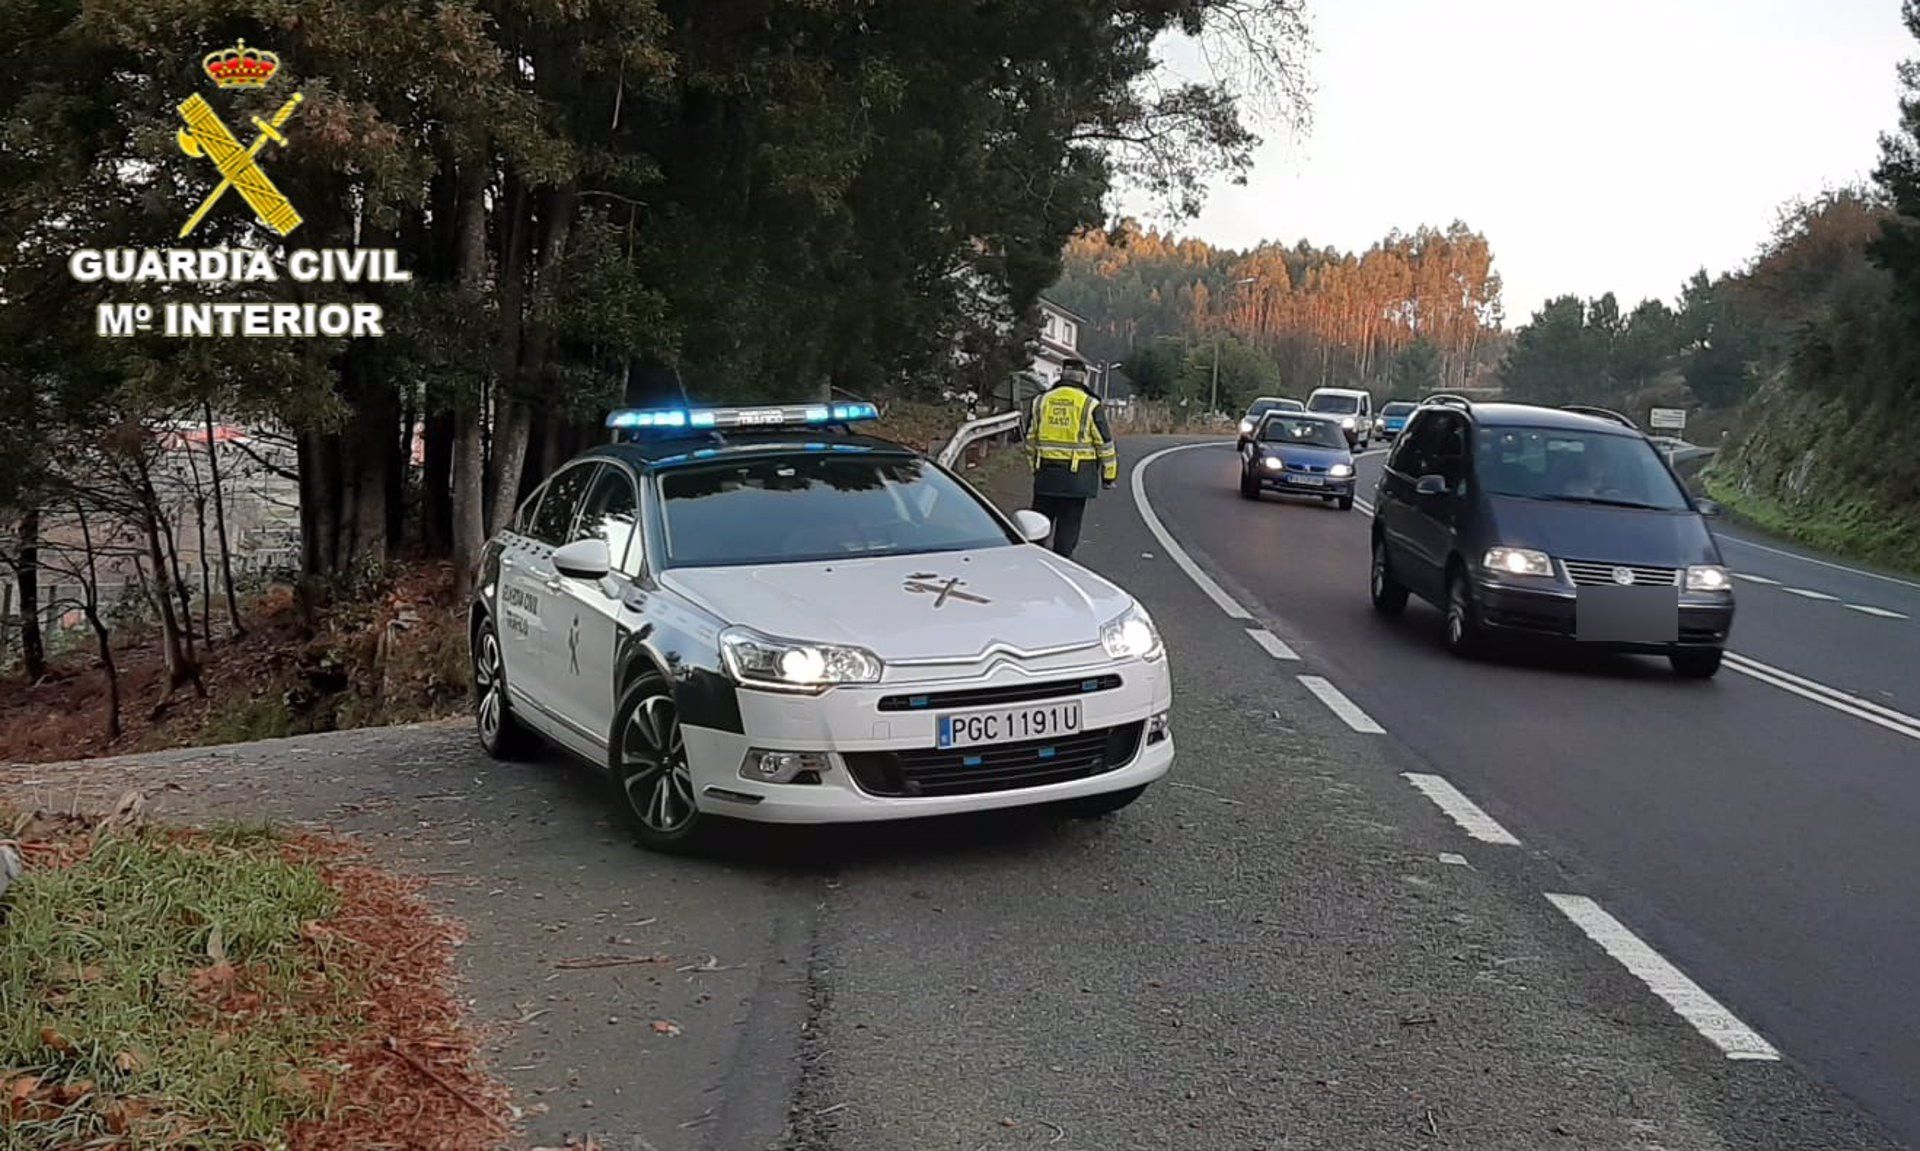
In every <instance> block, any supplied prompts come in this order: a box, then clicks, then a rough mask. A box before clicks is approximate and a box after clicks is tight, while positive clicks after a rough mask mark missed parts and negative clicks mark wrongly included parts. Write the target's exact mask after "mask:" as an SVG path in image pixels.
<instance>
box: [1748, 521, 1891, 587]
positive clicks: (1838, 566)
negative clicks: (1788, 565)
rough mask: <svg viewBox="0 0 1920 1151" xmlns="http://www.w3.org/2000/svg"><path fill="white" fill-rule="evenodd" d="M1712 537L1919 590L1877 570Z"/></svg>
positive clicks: (1749, 541) (1780, 549) (1760, 545)
mask: <svg viewBox="0 0 1920 1151" xmlns="http://www.w3.org/2000/svg"><path fill="white" fill-rule="evenodd" d="M1714 538H1715V539H1717V540H1719V541H1720V542H1721V543H1728V544H1739V545H1740V546H1741V547H1743V548H1753V549H1755V550H1756V551H1763V552H1768V553H1770V554H1772V555H1777V556H1786V557H1787V558H1788V559H1795V560H1799V561H1800V562H1801V563H1809V564H1818V565H1820V566H1821V567H1823V568H1832V569H1833V570H1835V571H1843V572H1848V573H1851V574H1853V575H1857V576H1865V577H1867V578H1868V579H1877V580H1881V581H1883V582H1885V583H1892V584H1899V585H1900V586H1901V587H1910V588H1913V589H1915V590H1916V591H1920V583H1915V582H1914V581H1912V580H1906V579H1901V578H1899V577H1898V576H1890V575H1881V574H1880V573H1879V572H1870V571H1863V570H1861V569H1860V568H1850V567H1848V566H1847V565H1846V564H1837V563H1833V562H1831V561H1829V560H1821V559H1815V558H1813V557H1812V556H1803V555H1801V554H1800V553H1799V552H1790V551H1787V550H1786V549H1784V548H1774V547H1768V546H1767V545H1766V544H1757V543H1754V542H1753V541H1752V540H1743V539H1741V538H1740V537H1739V536H1723V535H1720V534H1719V533H1717V532H1716V533H1715V535H1714Z"/></svg>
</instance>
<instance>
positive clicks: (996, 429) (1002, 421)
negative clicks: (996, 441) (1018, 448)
mask: <svg viewBox="0 0 1920 1151" xmlns="http://www.w3.org/2000/svg"><path fill="white" fill-rule="evenodd" d="M1019 430H1020V412H1019V410H1018V409H1015V410H1013V411H1010V412H1001V413H1000V414H999V415H997V416H983V417H981V418H980V419H977V420H970V421H968V422H967V423H964V424H961V425H960V429H959V430H958V431H956V432H954V433H953V438H952V439H950V440H948V441H947V446H946V447H944V448H941V449H940V454H939V455H938V456H936V457H934V458H935V459H937V460H939V461H940V466H941V467H943V468H950V467H952V466H953V464H954V461H955V460H958V459H959V458H960V453H961V452H964V451H966V450H967V448H968V447H969V446H970V445H972V444H974V443H977V442H979V441H980V440H984V439H986V438H987V437H989V436H997V435H1001V434H1003V433H1006V432H1016V431H1019Z"/></svg>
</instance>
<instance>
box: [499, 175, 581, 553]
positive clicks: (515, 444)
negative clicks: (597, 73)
mask: <svg viewBox="0 0 1920 1151" xmlns="http://www.w3.org/2000/svg"><path fill="white" fill-rule="evenodd" d="M579 202H580V194H579V191H578V189H576V188H574V187H573V186H572V185H568V186H566V187H562V188H559V189H556V190H555V191H552V192H549V193H548V194H546V195H545V196H543V197H541V201H540V251H539V257H538V260H537V262H536V265H535V267H534V287H535V289H536V292H541V291H551V290H552V286H553V280H554V277H555V276H556V275H557V274H558V272H557V269H558V267H559V264H560V261H561V259H562V258H563V257H565V255H566V251H567V239H568V237H569V236H570V235H571V234H572V232H573V215H574V211H575V210H576V208H577V207H578V205H579ZM514 297H515V300H514V302H515V306H516V307H517V306H518V299H517V297H518V293H517V292H516V293H514ZM516 342H517V343H518V344H519V345H520V347H519V353H520V354H519V361H518V363H517V364H512V365H507V366H506V367H505V370H509V371H512V372H513V373H514V374H515V377H516V378H517V381H518V383H517V387H516V388H515V389H514V394H515V395H516V396H529V395H538V394H540V391H541V377H542V376H543V375H545V373H546V370H547V352H548V350H549V349H550V348H551V347H552V344H553V330H552V327H551V326H550V325H549V324H547V323H546V322H545V321H544V320H542V319H539V318H535V319H534V320H533V322H531V323H529V324H528V325H527V328H526V335H525V338H524V339H522V340H518V341H516ZM505 420H506V423H505V426H504V429H503V430H496V434H495V443H496V445H497V446H496V448H495V452H494V457H495V467H494V474H495V475H496V476H497V477H498V484H497V486H496V487H495V489H494V496H493V517H492V525H493V527H494V528H495V529H497V528H498V527H499V525H501V524H503V523H505V522H507V520H509V519H511V518H512V517H513V509H514V508H515V507H516V506H518V505H519V503H520V487H521V484H520V477H521V472H522V469H523V467H524V466H525V464H526V458H527V441H528V436H529V433H530V431H531V426H530V425H531V421H532V413H531V412H530V411H529V410H528V409H527V406H526V404H525V403H523V402H521V401H520V400H518V399H516V400H515V401H514V403H513V404H512V405H511V408H510V410H509V411H508V414H507V415H506V417H505ZM553 462H554V461H551V460H549V461H546V464H545V466H546V467H547V468H548V469H549V470H550V469H551V468H552V466H553Z"/></svg>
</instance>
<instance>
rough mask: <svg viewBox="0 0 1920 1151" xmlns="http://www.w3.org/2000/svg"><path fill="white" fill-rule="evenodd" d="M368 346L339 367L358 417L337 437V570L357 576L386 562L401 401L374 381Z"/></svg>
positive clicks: (353, 352)
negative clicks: (389, 485)
mask: <svg viewBox="0 0 1920 1151" xmlns="http://www.w3.org/2000/svg"><path fill="white" fill-rule="evenodd" d="M365 347H366V345H364V344H362V345H355V346H353V347H350V348H349V349H348V351H347V354H346V356H345V357H344V362H343V363H342V365H341V390H342V391H343V392H344V393H345V394H346V395H347V396H348V397H349V398H350V402H351V403H352V404H353V408H354V412H355V413H356V417H357V418H356V419H355V420H354V422H353V424H352V425H351V426H350V427H349V428H348V429H347V430H346V431H345V432H344V433H342V434H341V435H340V437H339V452H340V473H341V479H342V488H341V497H342V505H341V521H342V522H341V532H340V541H339V544H338V548H339V552H340V555H339V560H338V563H337V567H338V568H340V569H343V570H351V571H354V572H359V571H362V570H364V569H366V568H368V567H379V566H381V565H384V564H385V563H386V560H387V506H388V493H387V482H388V479H389V475H390V472H391V468H392V455H393V452H394V449H395V444H394V436H393V429H394V425H396V424H397V423H399V421H400V397H399V395H398V394H397V393H396V392H395V391H394V390H393V388H392V387H391V386H389V385H387V384H386V383H384V382H382V381H379V380H375V379H372V378H371V376H372V373H371V372H370V371H369V370H368V364H367V357H368V355H370V354H371V353H370V352H368V351H366V350H364V349H365Z"/></svg>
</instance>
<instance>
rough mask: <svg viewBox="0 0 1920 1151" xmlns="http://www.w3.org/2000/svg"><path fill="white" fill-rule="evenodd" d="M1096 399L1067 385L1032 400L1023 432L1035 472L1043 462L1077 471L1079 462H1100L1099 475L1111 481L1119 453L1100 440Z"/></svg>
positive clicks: (1109, 442)
mask: <svg viewBox="0 0 1920 1151" xmlns="http://www.w3.org/2000/svg"><path fill="white" fill-rule="evenodd" d="M1099 406H1100V401H1099V400H1097V399H1095V398H1094V397H1093V395H1092V393H1090V392H1087V391H1086V390H1084V389H1082V388H1076V387H1073V386H1072V385H1070V384H1062V385H1060V386H1058V387H1054V388H1051V389H1049V390H1047V391H1045V392H1043V393H1041V394H1040V395H1039V396H1037V397H1035V398H1034V401H1033V424H1032V427H1031V429H1030V430H1029V431H1028V433H1027V453H1028V456H1029V458H1030V460H1031V461H1032V464H1033V468H1034V470H1035V471H1038V470H1040V465H1041V464H1043V463H1064V464H1067V465H1068V466H1069V467H1070V468H1071V469H1072V470H1074V471H1076V472H1077V471H1079V470H1080V465H1081V464H1083V463H1084V464H1091V463H1093V462H1094V461H1095V460H1098V461H1099V462H1100V476H1101V478H1102V479H1104V480H1108V481H1112V480H1114V479H1117V478H1118V477H1119V474H1120V459H1119V454H1118V453H1117V452H1116V451H1115V450H1114V446H1113V444H1112V442H1111V441H1108V440H1106V439H1103V438H1102V437H1101V435H1100V429H1099V428H1098V427H1097V426H1095V424H1094V421H1093V412H1094V409H1095V408H1097V407H1099Z"/></svg>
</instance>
